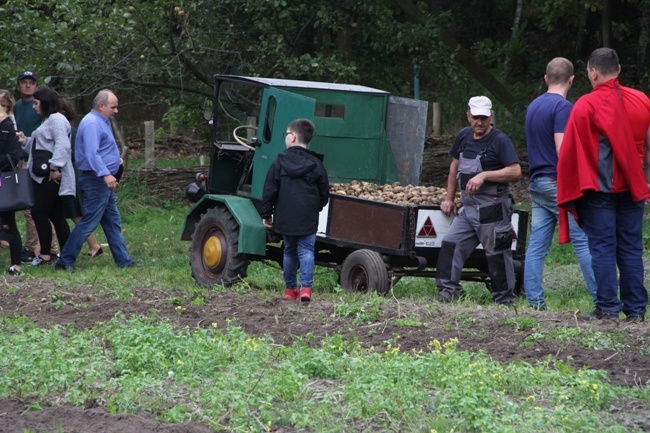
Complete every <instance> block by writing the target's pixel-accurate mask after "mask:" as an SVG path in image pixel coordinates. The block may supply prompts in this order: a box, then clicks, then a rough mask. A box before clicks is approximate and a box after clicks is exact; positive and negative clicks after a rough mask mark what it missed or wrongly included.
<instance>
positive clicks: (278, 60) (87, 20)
mask: <svg viewBox="0 0 650 433" xmlns="http://www.w3.org/2000/svg"><path fill="white" fill-rule="evenodd" d="M648 4H649V3H648V0H531V1H529V2H513V1H502V0H498V1H491V2H485V1H481V0H468V1H466V2H456V1H452V0H427V1H421V0H420V1H411V0H373V1H366V0H348V1H346V2H331V1H330V0H312V1H310V2H304V1H301V0H260V1H247V0H194V1H186V0H177V1H173V0H154V1H146V0H40V1H39V0H37V1H34V0H11V1H2V0H0V12H1V13H2V16H3V17H4V18H3V24H2V25H0V38H1V40H2V41H3V42H4V43H3V53H4V56H3V57H4V58H3V60H4V61H3V62H1V63H0V78H1V79H2V81H3V82H4V83H7V84H6V85H10V87H12V86H13V83H14V82H15V77H16V76H17V74H18V73H19V72H20V71H21V70H24V69H30V70H33V71H35V72H37V73H38V74H39V75H40V76H42V77H49V79H48V80H47V83H48V84H49V85H50V86H52V87H53V88H55V89H56V90H57V91H59V92H61V93H63V94H64V95H66V96H68V97H80V96H88V95H91V94H94V93H95V92H96V91H97V90H98V89H100V88H104V87H110V88H113V89H116V90H118V91H119V92H120V93H121V94H128V95H129V98H131V99H132V100H140V101H143V102H149V101H151V99H152V97H153V95H155V99H156V101H158V102H160V101H165V102H166V103H168V104H169V106H175V105H184V104H188V105H192V104H194V106H198V105H199V103H198V102H197V100H200V99H202V98H203V97H205V96H210V95H211V93H212V77H213V75H214V74H242V75H256V76H269V77H283V78H293V79H308V80H318V81H332V82H350V83H359V84H364V85H367V86H373V87H378V88H382V89H385V90H389V91H391V92H392V93H395V94H399V95H402V96H411V95H412V91H413V76H414V66H415V64H417V66H419V68H420V69H419V70H420V77H421V85H420V89H421V93H422V97H423V98H425V99H429V100H438V101H450V102H452V101H453V103H454V104H458V105H461V106H462V105H463V104H464V101H465V100H466V98H467V97H468V96H471V94H478V93H487V94H488V95H490V96H492V97H493V98H494V99H495V100H496V101H499V102H500V103H501V104H502V105H503V106H504V107H507V108H508V109H509V110H510V111H511V112H514V113H516V112H518V111H521V108H522V107H524V106H525V104H527V102H528V101H529V100H530V99H532V97H533V96H535V93H538V92H539V91H540V90H541V87H540V83H541V77H542V76H543V72H544V66H545V65H546V63H547V62H548V60H550V59H551V58H552V57H555V56H558V55H561V56H564V57H567V58H569V59H570V60H572V61H574V63H576V65H577V67H580V65H581V63H580V62H582V61H584V59H585V58H586V57H587V56H588V54H589V52H590V51H591V50H593V49H594V48H597V47H599V46H601V45H602V44H603V40H604V39H605V38H604V35H603V32H605V31H607V32H609V31H610V30H606V29H611V35H608V36H607V37H608V38H609V37H611V41H612V42H611V44H612V46H613V48H616V49H617V50H618V51H619V54H620V56H621V64H622V66H623V71H624V76H625V78H626V79H627V83H626V84H632V85H637V86H638V85H639V84H643V85H645V83H646V82H647V74H646V73H645V70H646V69H647V61H646V60H645V49H646V45H647V43H648V36H647V35H648V34H649V32H648V26H649V25H650V18H649V15H648V11H647V9H648ZM603 10H607V11H608V12H609V13H608V14H605V15H603ZM603 17H604V18H605V20H606V21H607V22H606V23H604V20H603ZM577 70H579V69H577ZM626 72H631V73H629V74H627V75H626ZM581 85H582V87H581ZM577 88H578V89H580V90H581V91H583V92H584V91H587V90H588V88H587V86H586V83H582V84H581V82H580V80H577Z"/></svg>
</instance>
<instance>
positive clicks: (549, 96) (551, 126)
mask: <svg viewBox="0 0 650 433" xmlns="http://www.w3.org/2000/svg"><path fill="white" fill-rule="evenodd" d="M544 81H545V82H546V85H547V86H548V90H547V92H546V93H544V94H543V95H541V96H539V97H537V98H536V99H535V100H534V101H533V102H531V103H530V105H529V106H528V108H527V110H526V143H527V147H528V165H529V170H530V175H529V182H530V185H529V190H530V198H531V201H532V204H533V212H532V213H533V215H532V221H531V232H530V240H529V243H528V250H527V251H526V264H525V267H524V291H525V292H526V299H527V300H528V305H530V306H531V307H532V308H534V309H536V310H544V309H546V301H545V300H544V287H543V286H542V276H543V273H544V258H545V257H546V255H547V254H548V251H549V249H550V247H551V242H552V241H553V233H555V225H556V224H557V221H558V218H559V212H558V208H557V170H556V166H557V161H558V155H559V153H560V146H561V144H562V138H563V137H564V128H565V126H566V123H567V120H568V118H569V113H570V112H571V107H572V105H571V103H570V102H569V101H567V100H566V95H567V93H568V92H569V89H570V88H571V85H572V83H573V64H572V63H571V62H570V61H569V60H567V59H565V58H563V57H556V58H554V59H553V60H551V61H550V62H549V63H548V65H547V66H546V75H544ZM569 220H570V221H569V224H570V231H571V242H572V244H573V248H574V250H575V252H576V256H577V257H578V263H580V269H581V270H582V274H583V276H584V278H585V281H586V283H587V288H588V289H589V293H590V294H591V296H592V298H594V301H595V300H596V288H597V286H596V280H595V278H594V272H593V270H592V269H591V254H590V253H589V243H588V241H587V236H586V235H585V233H584V232H583V231H582V229H581V228H580V227H579V226H578V224H577V223H576V222H575V220H574V219H573V218H569Z"/></svg>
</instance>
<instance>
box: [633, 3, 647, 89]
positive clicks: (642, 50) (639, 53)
mask: <svg viewBox="0 0 650 433" xmlns="http://www.w3.org/2000/svg"><path fill="white" fill-rule="evenodd" d="M639 9H640V10H641V25H640V27H641V31H640V32H639V43H638V45H637V48H636V80H637V82H640V81H641V78H643V69H644V68H643V65H644V64H645V55H646V50H647V49H648V40H649V39H650V0H643V1H642V2H641V4H640V6H639Z"/></svg>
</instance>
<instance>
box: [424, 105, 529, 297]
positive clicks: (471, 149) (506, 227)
mask: <svg viewBox="0 0 650 433" xmlns="http://www.w3.org/2000/svg"><path fill="white" fill-rule="evenodd" d="M492 118H493V111H492V102H491V101H490V100H489V99H488V98H487V97H485V96H475V97H473V98H471V99H470V100H469V104H468V108H467V121H468V122H469V125H470V126H468V127H465V128H463V129H462V130H461V131H460V132H459V133H458V135H457V136H456V140H455V141H454V144H453V146H452V148H451V150H450V151H449V154H450V155H451V156H452V157H453V160H452V162H451V165H450V166H449V176H448V178H447V195H446V197H445V200H444V201H443V202H442V203H441V204H440V209H441V210H442V211H443V212H444V213H445V214H446V215H451V213H452V212H453V213H454V214H456V217H455V218H454V220H453V222H452V224H451V227H450V229H449V232H448V233H447V234H446V235H445V238H444V239H443V241H442V247H441V249H440V255H439V256H438V264H437V267H436V284H437V286H438V290H439V294H438V298H437V299H438V301H440V302H451V301H454V300H456V299H458V298H459V297H460V292H461V288H462V286H461V285H460V277H461V273H462V271H463V266H464V265H465V261H466V260H467V258H468V257H469V255H470V254H471V253H472V252H473V251H474V249H475V248H476V247H477V246H478V245H479V243H480V244H481V245H482V246H483V249H484V250H485V256H486V259H487V264H488V269H489V272H490V282H491V288H492V299H494V302H496V303H498V304H503V305H510V304H512V303H513V302H514V300H515V295H514V292H513V289H514V287H515V272H514V266H513V263H512V250H511V246H512V224H511V222H510V218H511V217H512V213H513V211H514V201H513V198H512V194H511V193H510V188H509V182H513V181H516V180H518V179H520V178H521V166H520V165H519V157H518V156H517V152H516V151H515V146H514V145H513V143H512V140H510V138H509V137H508V136H507V135H506V134H504V133H503V132H501V131H499V130H498V129H497V128H495V127H494V125H493V124H492ZM458 188H460V190H461V201H462V207H461V208H460V209H457V208H456V203H455V202H454V197H455V196H456V191H457V189H458Z"/></svg>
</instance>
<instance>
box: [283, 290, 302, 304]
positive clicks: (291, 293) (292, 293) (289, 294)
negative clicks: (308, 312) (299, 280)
mask: <svg viewBox="0 0 650 433" xmlns="http://www.w3.org/2000/svg"><path fill="white" fill-rule="evenodd" d="M284 299H288V300H290V301H297V300H298V299H300V291H299V290H298V289H290V288H288V287H287V288H286V289H284Z"/></svg>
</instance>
